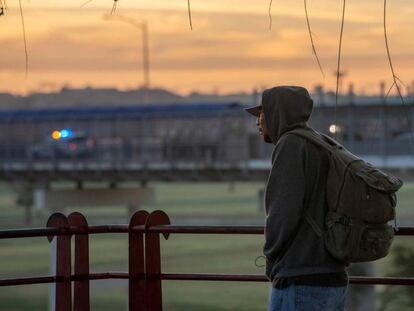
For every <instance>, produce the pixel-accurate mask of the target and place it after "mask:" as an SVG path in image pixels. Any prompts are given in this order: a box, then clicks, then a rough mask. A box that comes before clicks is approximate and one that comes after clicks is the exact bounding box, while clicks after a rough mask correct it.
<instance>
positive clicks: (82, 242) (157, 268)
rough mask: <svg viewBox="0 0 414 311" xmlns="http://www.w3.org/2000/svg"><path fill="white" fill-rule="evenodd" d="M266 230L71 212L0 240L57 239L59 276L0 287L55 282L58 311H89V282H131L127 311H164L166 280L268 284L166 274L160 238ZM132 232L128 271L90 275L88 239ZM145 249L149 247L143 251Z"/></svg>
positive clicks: (3, 282) (158, 214)
mask: <svg viewBox="0 0 414 311" xmlns="http://www.w3.org/2000/svg"><path fill="white" fill-rule="evenodd" d="M263 232H264V228H263V227H262V226H173V225H171V224H170V219H169V217H168V215H167V214H165V213H164V212H162V211H155V212H152V213H151V214H149V213H148V212H146V211H138V212H136V213H135V214H134V215H133V216H132V217H131V220H130V222H129V225H104V226H88V223H87V221H86V219H85V217H84V216H83V215H82V214H80V213H78V212H75V213H72V214H70V215H69V216H68V217H66V216H64V215H63V214H60V213H55V214H53V215H51V216H50V217H49V220H48V221H47V227H46V228H36V229H19V230H2V231H0V239H9V238H25V237H41V236H46V237H47V238H48V240H49V241H52V239H53V238H54V237H56V239H57V241H56V275H53V276H40V277H26V278H13V279H0V286H11V285H25V284H41V283H55V284H56V287H55V310H56V311H70V310H72V286H71V283H72V282H73V283H74V286H73V304H74V306H73V310H76V311H86V310H89V309H90V303H89V281H90V280H102V279H127V280H129V310H134V311H138V310H140V311H143V310H145V311H161V310H162V291H161V281H162V280H205V281H237V282H240V281H242V282H267V281H268V280H267V278H266V277H265V276H263V275H243V274H241V275H234V274H196V273H187V274H183V273H162V270H161V253H160V234H163V236H164V238H165V239H168V237H169V234H171V233H173V234H180V233H181V234H263ZM99 233H128V236H129V265H128V267H129V268H128V272H105V273H90V272H89V235H90V234H99ZM396 235H400V236H401V235H404V236H413V235H414V228H409V227H403V228H400V229H399V230H398V231H397V232H396ZM72 236H74V237H75V254H74V255H75V256H74V260H75V262H74V273H72V271H71V266H72V265H71V237H72ZM144 246H145V247H144ZM350 283H351V284H384V285H411V286H412V285H414V278H413V277H405V278H401V277H400V278H396V277H381V278H380V277H350Z"/></svg>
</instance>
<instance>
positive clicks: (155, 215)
mask: <svg viewBox="0 0 414 311" xmlns="http://www.w3.org/2000/svg"><path fill="white" fill-rule="evenodd" d="M169 224H170V218H169V217H168V215H167V214H165V213H164V212H163V211H154V212H152V213H151V214H150V215H149V216H148V218H147V222H146V223H145V227H146V228H148V227H151V226H155V225H169ZM163 235H164V237H165V239H168V237H169V233H163ZM145 272H146V279H147V282H146V296H145V297H146V306H147V310H151V311H162V289H161V279H160V274H161V251H160V235H159V233H151V232H147V233H146V234H145Z"/></svg>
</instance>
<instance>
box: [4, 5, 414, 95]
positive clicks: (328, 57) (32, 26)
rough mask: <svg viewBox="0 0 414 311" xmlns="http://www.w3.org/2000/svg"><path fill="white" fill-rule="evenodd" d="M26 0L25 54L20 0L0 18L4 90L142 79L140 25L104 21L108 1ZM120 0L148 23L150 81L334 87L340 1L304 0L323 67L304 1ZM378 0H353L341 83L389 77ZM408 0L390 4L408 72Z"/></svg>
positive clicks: (412, 63)
mask: <svg viewBox="0 0 414 311" xmlns="http://www.w3.org/2000/svg"><path fill="white" fill-rule="evenodd" d="M84 2H85V1H83V0H80V1H79V0H70V1H69V0H59V1H56V0H53V1H46V0H30V1H26V0H22V4H23V10H24V17H25V24H26V31H27V45H28V52H29V74H28V78H27V79H26V78H25V70H24V67H25V56H24V46H23V39H22V27H21V20H20V15H19V7H18V1H17V0H8V1H7V4H8V8H9V9H8V10H7V11H6V13H5V15H4V16H0V29H1V31H0V51H1V52H0V92H13V93H28V92H31V91H51V90H56V89H59V88H61V87H62V86H64V85H67V86H70V87H85V86H92V87H117V88H120V89H131V88H136V87H137V86H139V85H142V83H143V76H142V62H141V57H142V54H141V32H140V30H139V29H137V28H134V27H133V26H131V25H130V24H127V23H122V22H119V21H106V20H104V18H103V16H104V15H105V14H108V13H109V12H110V10H111V7H112V3H113V2H112V1H111V0H93V1H92V2H90V3H88V4H87V5H85V6H84V7H82V8H81V5H82V4H83V3H84ZM268 5H269V1H267V0H266V1H264V0H255V1H254V0H191V8H192V21H193V30H192V31H191V30H190V26H189V21H188V15H187V1H186V0H147V1H143V0H119V1H118V3H117V10H116V12H115V14H122V15H125V16H129V17H132V18H134V19H136V20H139V21H147V23H148V27H149V34H150V67H151V86H152V87H163V88H168V89H170V90H172V91H175V92H179V93H181V94H186V93H188V92H191V91H195V90H197V91H203V92H211V91H215V92H219V93H228V92H237V91H251V90H252V89H253V88H257V87H264V86H272V85H277V84H295V85H298V84H300V85H304V86H306V87H308V88H310V89H312V88H313V87H314V86H315V85H317V84H323V85H324V86H325V87H326V88H333V87H334V85H335V77H334V74H333V72H334V71H335V69H336V56H337V48H338V39H339V30H340V16H341V5H342V2H341V1H339V0H338V1H333V0H316V1H310V0H308V11H309V15H310V18H311V20H310V22H311V26H312V31H313V33H314V41H315V44H316V48H317V50H318V52H319V56H320V60H321V63H322V66H323V68H324V71H325V74H326V76H325V78H324V77H323V76H322V75H321V73H320V71H319V69H318V66H317V64H316V62H315V60H314V57H313V55H312V50H311V45H310V40H309V34H308V32H307V26H306V20H305V13H304V7H303V1H301V0H300V1H299V0H291V1H286V0H274V1H273V7H272V16H273V24H272V31H269V18H268V13H267V10H268ZM382 14H383V2H382V0H380V1H378V0H375V1H373V0H364V1H359V2H357V1H349V2H348V7H347V10H346V21H345V29H344V38H343V52H342V53H343V54H342V55H343V58H342V68H343V69H344V70H345V71H346V72H347V75H346V76H345V80H344V86H346V85H347V84H349V83H350V82H351V81H352V82H354V84H355V89H356V91H357V92H366V93H375V92H377V91H378V89H379V86H378V85H379V82H380V81H381V80H384V81H386V82H387V83H388V85H390V84H391V73H390V70H389V67H388V63H387V57H386V51H385V45H384V37H383V26H382V22H383V15H382ZM413 16H414V3H413V1H412V0H393V1H389V4H388V22H387V24H388V36H389V43H390V48H391V54H392V56H393V59H394V66H395V69H396V72H397V75H398V76H399V77H400V78H401V80H403V81H404V82H405V83H406V84H407V85H412V81H413V80H414V57H413V55H414V40H413V39H412V38H413V37H414V19H413Z"/></svg>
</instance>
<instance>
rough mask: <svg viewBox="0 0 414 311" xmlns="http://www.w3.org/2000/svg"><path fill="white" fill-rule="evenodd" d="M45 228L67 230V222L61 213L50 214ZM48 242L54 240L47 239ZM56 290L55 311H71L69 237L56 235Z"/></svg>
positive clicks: (50, 237)
mask: <svg viewBox="0 0 414 311" xmlns="http://www.w3.org/2000/svg"><path fill="white" fill-rule="evenodd" d="M47 227H48V228H50V227H52V228H60V229H66V230H69V222H68V220H67V218H66V216H64V215H63V214H61V213H54V214H52V215H51V216H50V217H49V219H48V221H47ZM47 238H48V240H49V242H51V241H52V240H53V238H55V237H54V236H48V237H47ZM56 239H57V242H56V289H55V311H71V309H72V306H71V303H72V295H71V280H70V271H71V258H70V235H69V234H67V235H58V236H57V237H56Z"/></svg>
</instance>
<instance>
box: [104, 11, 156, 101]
mask: <svg viewBox="0 0 414 311" xmlns="http://www.w3.org/2000/svg"><path fill="white" fill-rule="evenodd" d="M104 19H105V20H116V21H120V22H124V23H128V24H130V25H132V26H134V27H135V28H138V29H140V30H141V32H142V69H143V73H144V84H143V86H144V89H145V98H144V101H145V102H148V100H149V88H150V65H149V47H148V25H147V22H145V21H144V22H140V21H138V20H136V19H135V18H132V17H129V16H124V15H119V14H117V15H104Z"/></svg>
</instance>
